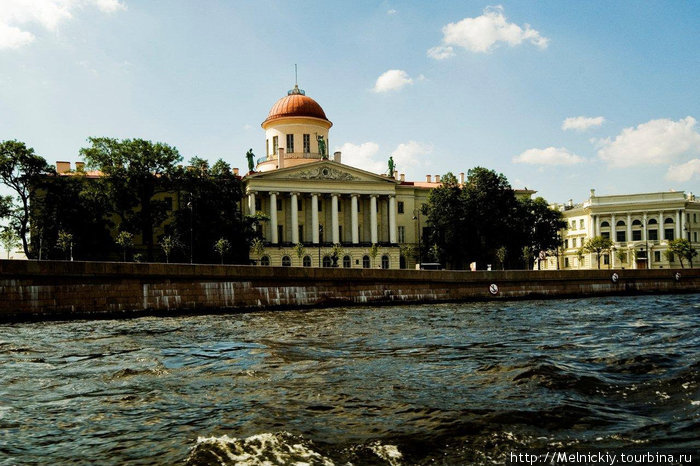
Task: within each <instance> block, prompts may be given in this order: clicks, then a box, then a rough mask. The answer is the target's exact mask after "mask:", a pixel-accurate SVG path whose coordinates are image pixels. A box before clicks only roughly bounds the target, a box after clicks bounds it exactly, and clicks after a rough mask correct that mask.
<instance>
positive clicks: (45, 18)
mask: <svg viewBox="0 0 700 466" xmlns="http://www.w3.org/2000/svg"><path fill="white" fill-rule="evenodd" d="M85 6H95V7H97V8H98V9H99V10H100V11H102V12H104V13H113V12H115V11H118V10H123V9H126V6H125V5H124V4H123V3H121V2H120V1H119V0H2V13H1V14H0V50H2V49H16V48H20V47H22V46H25V45H27V44H29V43H31V42H33V41H34V40H35V36H34V34H32V33H31V32H29V31H27V30H25V29H26V27H27V26H30V25H38V26H40V27H41V28H44V29H46V30H48V31H52V32H53V31H56V30H57V29H58V26H59V24H60V23H62V22H63V21H66V20H69V19H71V18H72V17H73V14H72V12H73V11H75V10H76V9H79V8H83V7H85Z"/></svg>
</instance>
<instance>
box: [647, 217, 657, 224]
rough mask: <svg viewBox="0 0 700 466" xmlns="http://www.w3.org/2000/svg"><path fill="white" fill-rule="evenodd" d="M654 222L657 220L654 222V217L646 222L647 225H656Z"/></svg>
mask: <svg viewBox="0 0 700 466" xmlns="http://www.w3.org/2000/svg"><path fill="white" fill-rule="evenodd" d="M656 223H657V222H656V219H655V218H652V219H650V220H649V221H648V222H647V225H656Z"/></svg>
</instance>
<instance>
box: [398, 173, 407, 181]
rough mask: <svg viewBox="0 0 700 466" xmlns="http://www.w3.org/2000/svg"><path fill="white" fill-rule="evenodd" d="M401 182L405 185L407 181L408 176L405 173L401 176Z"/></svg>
mask: <svg viewBox="0 0 700 466" xmlns="http://www.w3.org/2000/svg"><path fill="white" fill-rule="evenodd" d="M399 180H400V181H401V182H402V183H403V182H404V181H406V175H405V174H404V173H401V176H399Z"/></svg>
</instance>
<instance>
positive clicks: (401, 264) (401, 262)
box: [399, 255, 408, 269]
mask: <svg viewBox="0 0 700 466" xmlns="http://www.w3.org/2000/svg"><path fill="white" fill-rule="evenodd" d="M399 267H400V268H402V269H405V268H406V267H408V264H406V258H405V257H404V256H403V255H401V256H399Z"/></svg>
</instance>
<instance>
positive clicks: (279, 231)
mask: <svg viewBox="0 0 700 466" xmlns="http://www.w3.org/2000/svg"><path fill="white" fill-rule="evenodd" d="M277 241H279V242H280V243H281V242H283V241H284V225H277Z"/></svg>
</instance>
